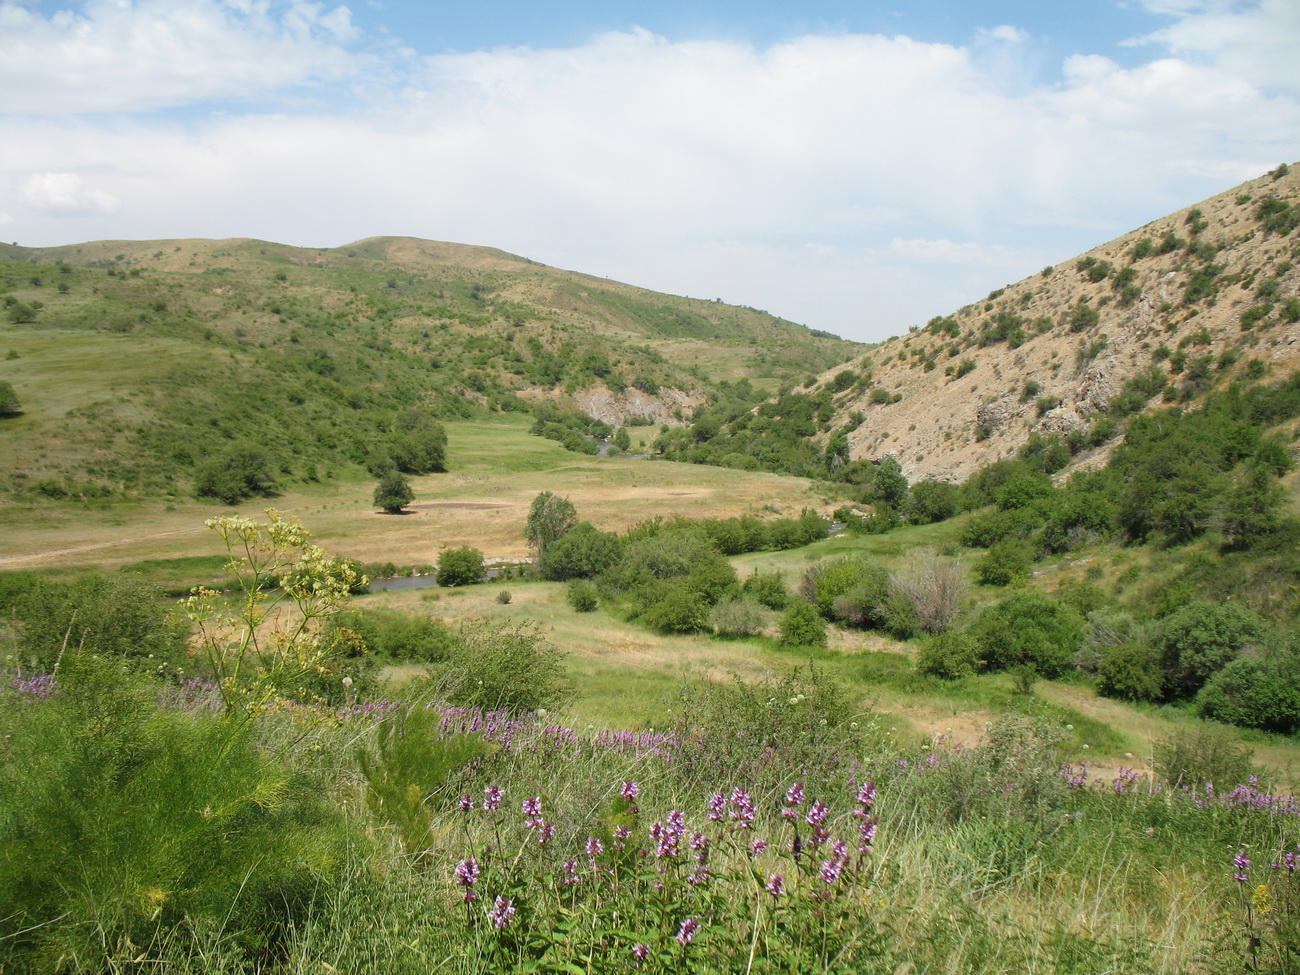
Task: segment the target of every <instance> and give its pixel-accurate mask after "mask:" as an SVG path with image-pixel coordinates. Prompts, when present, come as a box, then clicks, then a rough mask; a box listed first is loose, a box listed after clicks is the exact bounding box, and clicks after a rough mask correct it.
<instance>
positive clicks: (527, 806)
mask: <svg viewBox="0 0 1300 975" xmlns="http://www.w3.org/2000/svg"><path fill="white" fill-rule="evenodd" d="M523 811H524V815H525V816H530V817H532V818H536V817H538V816H540V815H541V814H542V797H541V796H533V797H532V798H531V799H525V800H524V802H523Z"/></svg>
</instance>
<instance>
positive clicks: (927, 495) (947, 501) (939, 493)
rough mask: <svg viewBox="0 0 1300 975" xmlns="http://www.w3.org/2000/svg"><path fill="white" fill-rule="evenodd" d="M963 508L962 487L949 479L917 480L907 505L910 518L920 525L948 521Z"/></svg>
mask: <svg viewBox="0 0 1300 975" xmlns="http://www.w3.org/2000/svg"><path fill="white" fill-rule="evenodd" d="M960 510H961V488H959V487H958V486H957V485H956V484H949V483H948V482H947V481H917V482H916V483H915V484H913V485H912V496H911V500H910V502H909V503H908V506H907V516H908V518H909V519H910V520H911V521H913V522H914V523H916V524H918V525H929V524H933V523H935V522H938V521H947V520H948V519H949V518H951V517H953V515H955V514H957V512H958V511H960Z"/></svg>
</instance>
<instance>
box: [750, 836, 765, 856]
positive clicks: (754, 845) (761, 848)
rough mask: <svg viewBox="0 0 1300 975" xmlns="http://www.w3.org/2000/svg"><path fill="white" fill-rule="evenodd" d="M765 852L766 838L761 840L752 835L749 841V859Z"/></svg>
mask: <svg viewBox="0 0 1300 975" xmlns="http://www.w3.org/2000/svg"><path fill="white" fill-rule="evenodd" d="M766 852H767V840H761V839H759V838H758V837H754V838H753V839H752V840H750V841H749V858H750V859H751V860H753V859H755V858H757V857H760V856H762V855H763V854H764V853H766Z"/></svg>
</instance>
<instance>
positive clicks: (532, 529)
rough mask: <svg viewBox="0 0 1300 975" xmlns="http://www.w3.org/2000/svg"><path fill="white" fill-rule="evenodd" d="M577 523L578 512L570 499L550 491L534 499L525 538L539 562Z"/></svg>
mask: <svg viewBox="0 0 1300 975" xmlns="http://www.w3.org/2000/svg"><path fill="white" fill-rule="evenodd" d="M577 521H578V510H577V509H576V508H575V507H574V506H573V502H572V501H570V500H569V499H568V498H561V497H558V496H556V495H554V494H552V493H551V492H550V491H543V492H542V493H541V494H539V495H538V496H537V497H535V498H533V505H532V507H531V508H529V509H528V521H527V522H526V523H525V524H524V538H525V539H527V541H528V543H529V544H530V545H532V547H533V552H534V554H535V555H536V557H537V560H538V561H539V562H540V561H541V559H542V557H543V556H544V555H545V554H546V550H547V549H548V548H550V547H551V545H552V544H554V543H555V542H556V541H558V540H559V539H560V538H563V537H564V536H565V535H566V534H568V532H569V530H570V529H571V528H573V526H574V525H575V524H576V523H577Z"/></svg>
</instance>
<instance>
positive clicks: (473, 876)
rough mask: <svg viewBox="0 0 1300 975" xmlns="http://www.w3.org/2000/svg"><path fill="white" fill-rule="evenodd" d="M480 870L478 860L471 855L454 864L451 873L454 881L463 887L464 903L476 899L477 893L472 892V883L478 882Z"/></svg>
mask: <svg viewBox="0 0 1300 975" xmlns="http://www.w3.org/2000/svg"><path fill="white" fill-rule="evenodd" d="M480 872H481V871H480V870H479V865H478V861H477V860H475V859H473V858H472V857H471V858H470V859H468V860H461V861H460V863H458V864H456V869H455V870H454V871H453V874H454V876H455V878H456V883H457V884H459V885H460V886H462V887H464V888H465V896H464V897H463V900H464V902H465V903H466V904H470V903H473V902H474V901H476V900H478V894H477V893H475V892H474V884H475V883H477V882H478V878H479V874H480Z"/></svg>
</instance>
